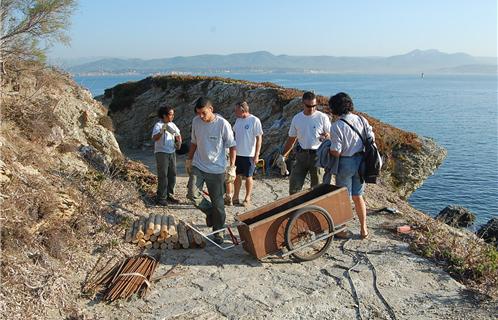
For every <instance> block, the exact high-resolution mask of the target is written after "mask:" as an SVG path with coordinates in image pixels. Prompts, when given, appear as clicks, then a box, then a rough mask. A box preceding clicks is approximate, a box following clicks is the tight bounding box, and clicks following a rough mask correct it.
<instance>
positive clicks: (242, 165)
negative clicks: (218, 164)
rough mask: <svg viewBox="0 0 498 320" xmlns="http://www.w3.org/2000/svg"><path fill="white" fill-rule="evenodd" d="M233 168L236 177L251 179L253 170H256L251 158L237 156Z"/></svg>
mask: <svg viewBox="0 0 498 320" xmlns="http://www.w3.org/2000/svg"><path fill="white" fill-rule="evenodd" d="M235 166H236V167H237V169H236V170H235V172H236V173H237V175H238V176H244V177H252V175H253V174H254V170H256V165H255V164H254V160H253V157H242V156H237V157H236V158H235Z"/></svg>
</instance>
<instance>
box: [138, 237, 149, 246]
mask: <svg viewBox="0 0 498 320" xmlns="http://www.w3.org/2000/svg"><path fill="white" fill-rule="evenodd" d="M146 242H147V241H145V240H144V239H140V240H138V246H139V247H140V248H143V247H145V244H146Z"/></svg>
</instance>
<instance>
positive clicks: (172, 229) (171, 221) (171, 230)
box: [168, 215, 178, 243]
mask: <svg viewBox="0 0 498 320" xmlns="http://www.w3.org/2000/svg"><path fill="white" fill-rule="evenodd" d="M168 234H169V235H170V236H171V237H170V238H171V242H173V243H175V242H177V241H178V233H177V231H176V223H175V217H173V216H171V215H170V216H168ZM170 238H168V239H170Z"/></svg>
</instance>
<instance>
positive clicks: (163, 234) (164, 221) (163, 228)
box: [159, 215, 169, 239]
mask: <svg viewBox="0 0 498 320" xmlns="http://www.w3.org/2000/svg"><path fill="white" fill-rule="evenodd" d="M168 219H169V217H168V216H167V215H164V216H163V217H162V218H161V232H160V234H159V235H160V236H161V238H163V239H166V238H168V237H169V233H168Z"/></svg>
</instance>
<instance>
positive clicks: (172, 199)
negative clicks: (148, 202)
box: [168, 196, 180, 204]
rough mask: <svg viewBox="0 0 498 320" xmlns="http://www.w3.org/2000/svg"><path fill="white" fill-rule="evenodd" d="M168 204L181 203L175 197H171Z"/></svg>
mask: <svg viewBox="0 0 498 320" xmlns="http://www.w3.org/2000/svg"><path fill="white" fill-rule="evenodd" d="M168 202H170V203H174V204H178V203H180V200H178V199H177V198H175V197H173V196H169V197H168Z"/></svg>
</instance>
